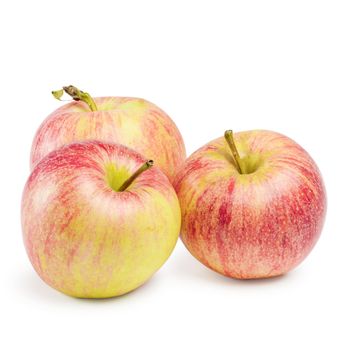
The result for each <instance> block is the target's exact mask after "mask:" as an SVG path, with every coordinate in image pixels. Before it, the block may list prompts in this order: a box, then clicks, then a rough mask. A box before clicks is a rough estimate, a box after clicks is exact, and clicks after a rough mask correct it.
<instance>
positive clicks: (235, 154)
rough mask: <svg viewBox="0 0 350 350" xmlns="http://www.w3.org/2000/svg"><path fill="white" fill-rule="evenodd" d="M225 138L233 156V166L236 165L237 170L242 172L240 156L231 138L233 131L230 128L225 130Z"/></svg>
mask: <svg viewBox="0 0 350 350" xmlns="http://www.w3.org/2000/svg"><path fill="white" fill-rule="evenodd" d="M225 140H226V142H227V143H228V145H229V147H230V150H231V153H232V156H233V160H234V163H235V166H236V168H237V170H238V172H239V173H240V174H243V172H242V166H241V157H240V156H239V153H238V150H237V147H236V145H235V142H234V140H233V132H232V130H226V131H225Z"/></svg>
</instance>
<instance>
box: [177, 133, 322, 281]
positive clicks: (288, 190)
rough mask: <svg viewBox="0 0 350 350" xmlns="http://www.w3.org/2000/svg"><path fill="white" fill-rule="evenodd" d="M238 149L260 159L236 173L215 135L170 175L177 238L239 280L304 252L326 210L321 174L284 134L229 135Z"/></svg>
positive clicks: (278, 270) (287, 263)
mask: <svg viewBox="0 0 350 350" xmlns="http://www.w3.org/2000/svg"><path fill="white" fill-rule="evenodd" d="M234 138H235V143H236V145H237V148H238V151H239V153H240V156H241V157H242V158H243V157H245V156H246V155H248V154H250V155H253V156H254V157H256V158H259V159H260V160H261V163H262V164H261V166H260V167H259V169H258V170H257V171H256V172H254V173H251V174H246V175H241V174H239V173H238V172H237V170H236V169H235V167H234V165H233V161H232V155H231V152H230V149H229V147H228V145H227V143H226V141H225V139H224V138H223V137H221V138H218V139H216V140H214V141H212V142H210V143H208V144H207V145H205V146H204V147H202V148H200V149H199V150H198V151H196V152H195V153H193V154H192V155H191V156H190V157H189V158H188V159H187V160H186V162H185V164H184V166H183V167H182V169H181V170H180V171H179V173H178V175H177V177H176V179H175V189H176V191H177V194H178V197H179V200H180V206H181V208H182V228H181V238H182V241H183V242H184V244H185V246H186V247H187V249H188V250H189V251H190V252H191V253H192V255H193V256H194V257H196V258H197V259H198V260H199V261H201V262H202V263H203V264H205V265H206V266H207V267H209V268H211V269H213V270H215V271H217V272H219V273H221V274H223V275H226V276H229V277H234V278H239V279H251V278H266V277H272V276H278V275H282V274H284V273H286V272H288V271H290V270H291V269H293V268H294V267H296V266H297V265H298V264H300V262H301V261H302V260H303V259H304V258H305V257H306V256H307V255H308V254H309V253H310V251H311V250H312V248H313V247H314V245H315V243H316V242H317V240H318V238H319V236H320V233H321V230H322V226H323V223H324V218H325V213H326V193H325V188H324V184H323V181H322V177H321V174H320V172H319V169H318V168H317V166H316V164H315V162H314V161H313V160H312V158H311V157H310V156H309V155H308V153H307V152H306V151H305V150H304V149H303V148H302V147H300V146H299V145H298V144H297V143H295V142H294V141H293V140H291V139H290V138H288V137H286V136H283V135H281V134H278V133H276V132H272V131H264V130H255V131H247V132H241V133H237V134H235V135H234Z"/></svg>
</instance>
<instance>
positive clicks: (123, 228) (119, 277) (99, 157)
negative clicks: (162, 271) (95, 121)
mask: <svg viewBox="0 0 350 350" xmlns="http://www.w3.org/2000/svg"><path fill="white" fill-rule="evenodd" d="M151 165H152V162H151V161H148V162H146V159H145V158H144V157H143V156H141V155H140V154H139V153H137V152H135V151H133V150H131V149H129V148H127V147H125V146H122V145H118V144H113V143H104V142H100V141H85V142H81V143H72V144H70V145H66V146H63V147H62V148H60V149H58V150H55V151H53V152H51V153H49V154H48V155H47V156H46V157H44V158H43V159H42V160H41V161H40V162H39V163H38V164H37V165H36V166H35V167H34V169H33V171H32V173H31V175H30V177H29V179H28V181H27V183H26V185H25V189H24V192H23V197H22V228H23V237H24V243H25V247H26V250H27V253H28V256H29V259H30V261H31V263H32V265H33V267H34V269H35V270H36V272H37V273H38V274H39V276H40V277H41V278H42V279H43V280H44V281H45V282H46V283H47V284H49V285H50V286H52V287H53V288H55V289H57V290H59V291H61V292H63V293H65V294H68V295H71V296H76V297H84V298H106V297H113V296H117V295H121V294H124V293H127V292H129V291H131V290H133V289H135V288H137V287H138V286H140V285H141V284H143V283H144V282H145V281H146V280H147V279H149V278H150V277H151V276H152V275H153V273H154V272H155V271H156V270H157V269H159V268H160V267H161V265H162V264H163V263H164V262H165V261H166V259H167V258H168V257H169V255H170V253H171V252H172V250H173V248H174V246H175V244H176V241H177V238H178V234H179V231H180V225H181V213H180V207H179V203H178V199H177V196H176V193H175V191H174V189H173V187H172V185H171V184H170V182H169V180H168V178H167V177H166V176H165V175H164V174H163V173H162V172H161V171H160V170H159V169H158V168H157V167H152V168H150V166H151ZM148 168H150V169H148ZM147 169H148V170H147Z"/></svg>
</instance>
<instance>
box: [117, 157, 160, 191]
mask: <svg viewBox="0 0 350 350" xmlns="http://www.w3.org/2000/svg"><path fill="white" fill-rule="evenodd" d="M152 166H153V160H148V161H147V162H146V163H144V164H143V165H141V166H140V168H138V169H137V170H136V171H135V172H134V174H132V175H131V176H130V177H129V178H128V179H126V180H125V181H124V183H123V184H122V185H121V186H120V187H119V190H118V191H119V192H122V191H125V190H126V189H127V188H128V187H129V186H130V185H131V184H132V183H133V182H134V180H135V179H136V178H137V177H138V176H139V175H140V174H142V173H143V172H144V171H146V170H147V169H149V168H150V167H152Z"/></svg>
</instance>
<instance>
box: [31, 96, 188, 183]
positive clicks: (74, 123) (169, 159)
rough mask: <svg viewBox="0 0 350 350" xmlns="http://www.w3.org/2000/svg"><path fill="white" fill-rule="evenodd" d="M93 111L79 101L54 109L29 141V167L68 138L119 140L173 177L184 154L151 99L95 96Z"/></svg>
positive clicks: (169, 122)
mask: <svg viewBox="0 0 350 350" xmlns="http://www.w3.org/2000/svg"><path fill="white" fill-rule="evenodd" d="M94 101H95V103H96V106H97V111H91V110H90V109H89V107H88V105H87V104H86V103H84V102H82V101H73V102H70V103H68V104H66V105H63V106H62V107H60V108H58V109H57V110H55V111H54V112H53V113H52V114H51V115H49V116H48V117H47V118H46V120H45V121H44V122H43V123H42V125H41V126H40V127H39V129H38V131H37V133H36V135H35V138H34V140H33V144H32V150H31V160H30V164H31V169H33V167H34V166H35V164H37V163H38V162H39V161H40V160H41V159H42V158H43V157H44V156H45V155H46V154H48V153H49V152H51V151H53V150H55V149H57V148H59V147H61V146H63V145H66V144H69V143H72V142H76V141H84V140H91V139H96V140H101V141H106V142H114V143H120V144H123V145H125V146H128V147H130V148H132V149H135V150H136V151H137V152H139V153H141V154H142V155H143V156H145V157H146V158H147V159H153V160H154V161H155V164H157V166H159V167H160V168H161V169H162V171H163V172H164V173H165V174H166V175H167V176H168V177H169V179H170V180H172V179H173V176H174V174H175V172H176V171H177V169H178V167H179V166H180V165H181V164H182V163H183V162H184V160H185V158H186V154H185V146H184V142H183V139H182V136H181V134H180V132H179V130H178V128H177V127H176V125H175V123H174V122H173V121H172V120H171V119H170V118H169V117H168V115H167V114H166V113H165V112H163V111H162V110H161V109H160V108H158V107H157V106H156V105H154V104H153V103H151V102H148V101H146V100H143V99H140V98H131V97H96V98H94Z"/></svg>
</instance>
